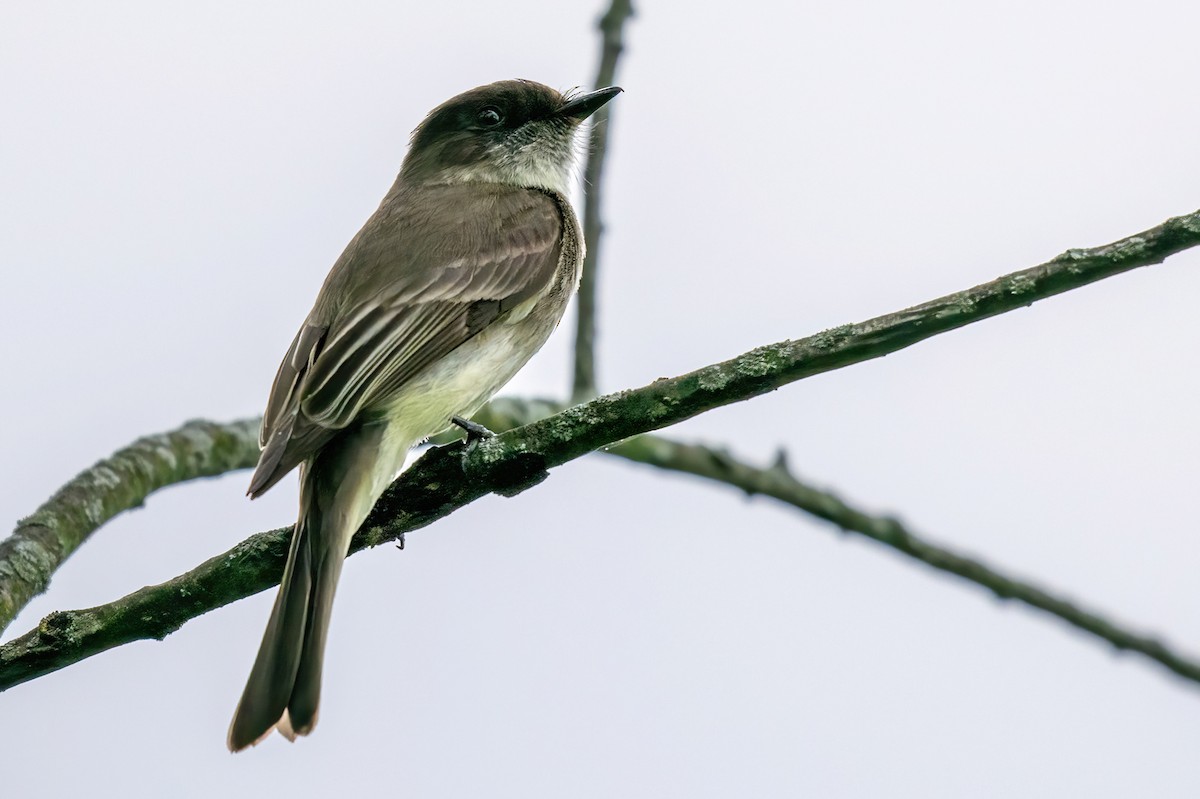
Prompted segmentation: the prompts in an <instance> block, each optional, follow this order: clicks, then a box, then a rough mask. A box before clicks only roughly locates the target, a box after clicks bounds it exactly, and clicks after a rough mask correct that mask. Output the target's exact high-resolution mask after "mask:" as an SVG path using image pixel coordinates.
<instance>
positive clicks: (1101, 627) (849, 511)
mask: <svg viewBox="0 0 1200 799" xmlns="http://www.w3.org/2000/svg"><path fill="white" fill-rule="evenodd" d="M608 451H609V452H610V453H612V454H614V455H619V456H621V457H623V458H628V459H629V460H633V461H637V462H639V463H644V464H648V465H650V466H655V467H657V468H659V469H665V470H667V471H673V472H685V473H687V474H690V475H694V476H696V477H703V478H705V479H707V480H712V481H714V482H717V483H722V484H725V485H730V486H733V487H735V488H740V489H741V490H742V491H745V492H746V494H748V495H754V494H762V495H764V496H768V497H772V498H773V499H777V500H779V501H780V502H783V503H786V504H788V505H791V506H793V507H795V508H798V509H800V510H802V511H805V512H807V513H810V514H812V515H813V516H816V517H817V518H820V519H824V520H825V521H827V522H830V523H832V524H833V525H835V526H837V527H838V528H840V529H841V530H844V531H846V532H852V533H858V534H860V535H864V536H866V537H867V538H870V539H871V540H872V541H876V542H878V543H880V544H883V545H884V546H887V547H891V548H892V549H894V550H896V551H897V552H900V553H901V554H904V555H906V556H908V557H910V558H913V559H915V560H918V561H920V562H922V563H924V564H926V565H927V566H930V567H932V568H934V569H937V570H938V571H942V572H947V573H949V574H953V575H956V576H958V577H961V578H963V579H964V580H967V581H969V582H972V583H975V584H976V585H979V586H982V587H983V588H986V589H987V590H989V591H991V592H992V593H993V594H995V595H996V596H997V597H998V598H1000V599H1012V600H1016V601H1017V602H1020V603H1022V604H1024V605H1028V606H1029V607H1031V608H1036V609H1037V610H1041V611H1044V612H1045V613H1048V614H1050V615H1052V616H1057V617H1058V618H1059V619H1061V620H1062V621H1064V622H1066V623H1067V624H1069V625H1071V626H1072V627H1075V628H1076V629H1079V630H1082V631H1083V632H1086V633H1090V634H1091V635H1094V636H1096V637H1097V638H1100V639H1102V640H1104V641H1107V642H1108V643H1110V644H1112V645H1113V646H1114V647H1116V648H1117V649H1119V650H1126V651H1129V652H1137V653H1138V654H1141V655H1145V656H1146V657H1148V658H1150V659H1151V660H1154V661H1156V662H1157V663H1159V664H1160V665H1162V666H1164V667H1166V668H1167V669H1169V670H1170V671H1172V672H1174V673H1175V674H1178V675H1179V676H1181V677H1184V678H1186V679H1188V680H1191V681H1193V682H1197V683H1200V661H1196V660H1192V659H1189V658H1187V657H1185V656H1184V655H1182V654H1180V653H1178V652H1176V651H1174V650H1172V649H1171V648H1170V647H1168V646H1167V645H1166V644H1165V643H1163V642H1162V641H1159V640H1157V639H1155V638H1153V637H1151V636H1148V635H1143V634H1139V633H1135V632H1132V631H1130V630H1127V629H1125V628H1123V627H1121V626H1119V625H1117V624H1116V623H1114V622H1112V621H1110V620H1109V619H1106V618H1105V617H1104V616H1103V615H1101V614H1100V613H1098V612H1097V611H1094V610H1089V609H1087V608H1084V607H1080V606H1079V605H1077V604H1075V603H1073V602H1071V601H1070V600H1068V599H1065V598H1063V597H1061V596H1056V595H1054V594H1052V593H1050V592H1049V591H1046V590H1044V589H1041V588H1038V587H1037V586H1036V585H1033V584H1031V583H1029V582H1028V581H1025V580H1020V579H1017V578H1014V577H1010V576H1006V575H1004V574H1002V573H1001V572H999V571H997V570H996V569H994V568H992V567H991V566H988V565H987V564H986V563H984V562H982V561H980V560H977V559H975V558H971V557H968V556H966V555H963V554H960V553H957V552H954V551H953V550H951V549H947V548H946V547H942V546H939V545H937V544H933V543H931V542H929V541H926V540H924V539H922V538H920V537H919V536H917V535H914V534H913V533H912V532H911V531H910V530H909V529H908V528H907V527H906V526H905V525H904V524H903V523H901V522H900V521H899V520H897V519H894V518H891V517H887V516H872V515H870V514H867V513H865V512H863V511H861V510H858V509H857V508H855V507H853V506H852V505H849V504H847V503H846V502H843V501H842V500H841V499H839V498H838V497H836V496H834V495H833V494H830V493H828V492H825V491H820V490H818V489H815V488H813V487H811V486H808V485H805V484H804V483H802V482H800V481H799V480H797V479H796V478H795V477H794V476H793V475H792V473H791V472H790V471H789V469H788V466H787V461H786V460H785V459H784V457H783V456H782V454H781V455H780V457H779V458H778V459H777V460H776V462H775V464H774V465H772V466H771V467H770V468H768V469H759V468H756V467H754V466H750V465H748V464H746V463H744V462H742V461H739V460H737V459H735V458H733V457H731V456H730V455H728V454H727V453H724V452H721V451H720V450H714V449H711V448H709V447H703V446H698V445H695V444H680V443H677V442H674V441H669V440H667V439H663V438H659V437H657V436H639V437H638V438H634V439H631V440H629V441H625V442H622V443H621V444H618V445H616V446H615V447H611V448H610V449H609V450H608Z"/></svg>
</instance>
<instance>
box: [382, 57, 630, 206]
mask: <svg viewBox="0 0 1200 799" xmlns="http://www.w3.org/2000/svg"><path fill="white" fill-rule="evenodd" d="M620 92H621V89H620V88H619V87H616V86H611V87H609V88H606V89H598V90H597V91H594V92H587V93H567V94H566V95H563V94H561V93H559V92H557V91H555V90H554V89H551V88H550V87H549V86H543V85H542V84H540V83H535V82H533V81H528V80H505V81H500V82H498V83H489V84H488V85H486V86H480V87H478V88H475V89H471V90H470V91H468V92H464V93H462V94H460V95H458V96H457V97H452V98H450V99H449V100H447V101H446V102H444V103H442V104H441V105H439V106H438V107H437V108H435V109H433V110H432V111H430V112H429V114H428V116H426V117H425V119H424V121H423V122H421V124H420V125H419V126H418V127H417V129H416V130H415V131H413V135H412V143H411V146H410V147H409V151H408V155H407V156H406V157H405V159H404V166H403V167H402V168H401V171H400V174H401V177H402V178H403V179H404V180H405V181H406V182H409V183H426V184H428V183H466V182H483V183H503V184H507V185H512V186H521V187H525V188H540V189H550V190H553V191H557V192H560V193H564V194H565V193H566V192H567V189H568V186H569V185H570V180H571V172H572V169H573V167H574V165H575V162H576V159H577V157H578V155H579V150H580V146H579V145H578V144H577V142H576V135H575V134H576V132H577V131H578V129H579V126H580V123H581V122H583V120H585V119H587V118H588V117H589V116H591V114H592V113H593V112H595V111H596V110H597V109H598V108H600V107H601V106H603V105H604V104H605V103H607V102H608V101H609V100H611V99H612V98H613V97H615V96H617V94H619V93H620Z"/></svg>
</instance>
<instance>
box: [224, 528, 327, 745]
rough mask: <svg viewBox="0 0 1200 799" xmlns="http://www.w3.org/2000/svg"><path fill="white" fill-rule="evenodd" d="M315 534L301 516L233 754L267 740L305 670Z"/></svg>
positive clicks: (241, 708)
mask: <svg viewBox="0 0 1200 799" xmlns="http://www.w3.org/2000/svg"><path fill="white" fill-rule="evenodd" d="M309 537H310V534H309V532H308V525H307V524H305V517H304V516H303V515H302V516H301V517H300V521H298V522H297V523H296V529H295V532H294V533H293V534H292V545H291V548H290V549H289V550H288V559H287V566H286V567H284V570H283V580H282V581H281V582H280V587H279V594H278V595H277V596H276V597H275V607H274V608H272V610H271V619H270V621H268V622H267V629H266V632H264V633H263V639H262V644H261V645H260V646H259V649H258V656H257V657H256V658H255V659H254V666H253V667H252V668H251V669H250V677H249V678H248V679H247V680H246V688H245V690H244V691H243V692H242V698H241V701H239V702H238V706H237V710H236V711H235V712H234V714H233V722H232V723H231V724H230V725H229V739H228V744H229V750H230V751H231V752H238V751H241V750H242V749H245V748H246V747H247V746H253V745H255V744H257V743H258V742H259V741H261V740H262V739H263V738H265V737H266V736H267V735H268V734H269V733H270V732H271V728H272V727H274V726H275V722H277V721H278V720H279V717H280V716H282V715H283V712H284V710H285V709H286V708H287V703H288V699H289V698H290V697H291V691H292V686H293V684H294V683H295V681H296V672H297V671H298V670H299V668H300V653H301V651H302V650H303V644H304V631H305V627H306V626H307V624H308V605H309V596H310V595H311V593H312V565H311V559H312V555H311V551H310V546H309V543H308V539H309Z"/></svg>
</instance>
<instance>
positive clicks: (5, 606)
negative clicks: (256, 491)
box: [0, 420, 258, 632]
mask: <svg viewBox="0 0 1200 799" xmlns="http://www.w3.org/2000/svg"><path fill="white" fill-rule="evenodd" d="M257 439H258V423H257V421H256V420H246V421H241V422H235V423H233V424H230V425H219V424H215V423H213V422H203V421H194V422H188V423H187V424H185V425H184V426H183V427H181V428H179V429H178V430H173V431H171V432H169V433H160V434H158V435H153V436H146V437H145V438H140V439H138V440H137V441H135V442H133V443H132V444H130V445H129V446H128V447H125V448H124V449H122V450H120V451H118V452H116V453H115V454H113V455H112V456H110V457H108V458H105V459H104V460H102V461H100V462H99V463H97V464H96V465H94V466H92V467H91V468H89V469H86V470H85V471H83V472H81V473H80V474H79V476H77V477H76V478H75V479H73V480H72V481H71V482H69V483H67V484H66V485H65V486H63V487H62V488H60V489H59V490H58V492H57V493H56V494H55V495H54V496H52V497H50V499H48V500H47V501H46V502H45V504H43V505H42V506H41V507H40V508H38V509H37V510H36V511H34V512H33V515H31V516H29V517H27V518H25V519H22V520H21V521H19V522H17V527H16V529H15V530H13V533H12V535H11V536H9V537H8V538H6V539H4V540H3V541H0V632H3V630H4V629H5V628H6V627H7V626H8V625H9V623H11V622H12V620H13V619H14V618H15V617H16V615H17V614H18V613H19V612H20V611H21V609H22V608H23V607H25V605H26V604H28V603H29V600H31V599H33V598H34V597H35V596H37V595H38V594H40V593H42V592H43V591H45V590H46V588H47V587H48V586H49V585H50V575H52V574H54V572H55V571H57V570H58V567H59V566H61V565H62V564H63V562H64V561H66V559H67V558H68V557H70V556H71V554H72V553H74V552H75V550H76V549H78V548H79V546H80V545H81V544H82V543H83V542H84V541H86V540H87V538H88V536H90V535H91V534H92V532H94V531H95V530H96V528H98V527H100V526H101V525H102V524H104V523H105V522H107V521H108V520H109V519H111V518H112V517H113V516H116V515H117V514H118V513H121V512H122V511H126V510H129V509H130V508H136V507H138V506H139V505H141V504H142V503H143V502H144V501H145V499H146V497H147V496H149V495H150V494H151V493H153V492H154V491H157V490H158V489H160V488H163V487H164V486H168V485H173V484H175V483H181V482H183V481H185V480H193V479H195V478H197V477H215V476H216V475H219V474H224V473H225V472H228V471H230V470H232V469H244V468H246V467H249V466H253V465H254V462H255V461H256V460H258V440H257Z"/></svg>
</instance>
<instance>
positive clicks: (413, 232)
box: [312, 183, 570, 325]
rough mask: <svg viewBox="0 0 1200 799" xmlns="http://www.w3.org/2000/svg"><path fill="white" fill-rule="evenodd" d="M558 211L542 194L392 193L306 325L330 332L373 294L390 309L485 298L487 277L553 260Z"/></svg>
mask: <svg viewBox="0 0 1200 799" xmlns="http://www.w3.org/2000/svg"><path fill="white" fill-rule="evenodd" d="M564 209H569V206H568V205H566V203H565V200H563V199H562V198H560V197H558V196H556V195H553V194H551V193H549V192H546V191H543V190H541V189H531V188H521V187H516V186H506V185H502V184H490V183H489V184H479V183H460V184H436V185H428V186H414V187H407V186H398V187H396V188H393V190H392V191H391V192H390V193H389V194H388V196H387V197H385V198H384V200H383V202H382V203H381V204H380V206H379V208H378V210H376V212H375V213H374V214H372V216H371V218H370V219H368V220H367V222H366V224H364V225H363V227H362V229H361V230H360V231H359V232H358V233H357V234H356V235H355V236H354V238H353V239H352V240H351V241H350V243H349V244H348V245H347V247H346V249H345V251H344V252H343V253H342V256H341V257H340V258H339V259H338V260H337V262H336V263H335V264H334V266H333V269H332V270H330V273H329V277H328V278H327V279H326V281H325V285H324V286H323V287H322V289H321V293H320V295H319V296H318V298H317V301H316V304H315V306H314V308H313V317H312V321H313V322H315V323H317V324H324V325H331V324H336V320H337V319H338V317H340V316H343V315H344V314H345V313H347V312H349V311H351V310H352V309H354V308H356V307H358V306H361V305H363V304H364V303H366V304H370V303H375V302H378V301H379V300H380V299H381V296H380V295H381V293H382V294H384V295H385V296H386V298H387V299H388V300H390V301H392V302H397V303H412V302H421V301H428V300H433V299H439V298H442V297H444V296H446V295H447V294H454V293H458V294H459V296H460V297H461V298H462V299H467V300H469V299H472V298H473V295H476V294H480V293H482V294H487V293H488V289H489V284H491V283H493V280H491V279H489V278H488V273H489V272H497V273H504V272H510V271H512V270H513V269H514V268H515V267H520V266H521V265H522V264H525V263H528V262H530V261H536V262H542V263H544V262H545V261H546V260H550V261H556V260H557V253H558V249H559V247H560V243H561V239H562V237H563V231H564V229H565V228H567V227H568V226H569V225H570V220H567V219H565V218H564ZM539 271H540V270H539ZM512 277H515V275H514V276H512ZM495 288H496V289H500V287H499V286H495ZM479 298H480V299H483V298H486V297H482V296H481V297H479Z"/></svg>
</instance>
